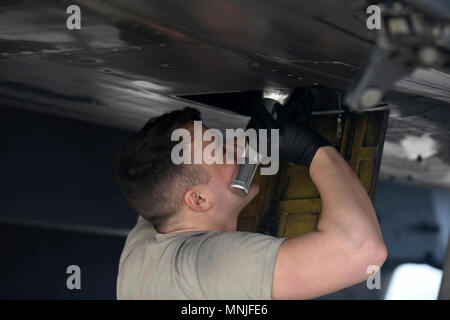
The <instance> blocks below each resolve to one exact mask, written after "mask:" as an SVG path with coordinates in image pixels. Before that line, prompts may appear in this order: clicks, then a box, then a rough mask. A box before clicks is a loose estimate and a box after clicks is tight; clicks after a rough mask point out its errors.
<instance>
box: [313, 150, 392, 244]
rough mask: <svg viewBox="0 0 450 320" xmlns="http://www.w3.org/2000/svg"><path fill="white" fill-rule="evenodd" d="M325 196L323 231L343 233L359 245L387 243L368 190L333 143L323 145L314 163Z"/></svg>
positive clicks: (323, 199) (320, 223)
mask: <svg viewBox="0 0 450 320" xmlns="http://www.w3.org/2000/svg"><path fill="white" fill-rule="evenodd" d="M310 175H311V178H312V180H313V182H314V184H315V185H316V187H317V189H318V190H319V193H320V196H321V199H322V213H321V218H320V221H319V224H318V227H317V230H318V231H319V232H327V233H334V234H335V235H336V234H338V235H342V236H343V238H345V239H348V240H351V241H353V243H355V244H356V245H359V244H362V243H364V242H365V241H366V240H368V239H370V240H371V241H375V242H377V241H379V242H380V243H383V238H382V235H381V230H380V226H379V223H378V219H377V217H376V214H375V210H374V208H373V206H372V202H371V200H370V198H369V196H368V195H367V192H366V190H365V189H364V187H363V186H362V184H361V182H360V181H359V179H358V178H357V176H356V175H355V174H354V172H353V170H352V169H351V168H350V166H349V165H348V164H347V162H346V161H345V160H344V159H343V158H342V157H341V156H340V154H339V153H338V152H337V151H336V150H335V149H334V148H332V147H324V148H320V149H319V150H318V151H317V153H316V155H315V156H314V159H313V161H312V163H311V166H310Z"/></svg>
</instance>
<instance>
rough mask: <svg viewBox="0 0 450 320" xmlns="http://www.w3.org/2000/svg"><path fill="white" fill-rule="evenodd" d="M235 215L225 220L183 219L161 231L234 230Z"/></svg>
mask: <svg viewBox="0 0 450 320" xmlns="http://www.w3.org/2000/svg"><path fill="white" fill-rule="evenodd" d="M237 216H238V215H236V216H232V215H231V216H229V218H228V219H227V220H225V221H208V220H206V219H202V220H193V221H189V220H187V219H186V220H185V221H184V222H182V223H179V224H178V225H171V224H169V225H168V226H167V228H162V230H161V231H160V232H161V233H180V232H196V231H222V232H230V231H236V227H237Z"/></svg>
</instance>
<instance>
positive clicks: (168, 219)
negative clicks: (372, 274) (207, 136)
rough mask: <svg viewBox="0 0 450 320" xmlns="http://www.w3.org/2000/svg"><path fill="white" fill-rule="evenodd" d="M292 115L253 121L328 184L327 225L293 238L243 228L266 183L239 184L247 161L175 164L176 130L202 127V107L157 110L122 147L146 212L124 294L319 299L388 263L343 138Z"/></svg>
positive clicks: (125, 257)
mask: <svg viewBox="0 0 450 320" xmlns="http://www.w3.org/2000/svg"><path fill="white" fill-rule="evenodd" d="M280 119H281V120H280ZM291 119H292V117H289V116H287V117H286V116H285V117H280V118H279V121H275V120H274V119H272V118H270V115H269V114H268V113H267V112H266V111H265V109H264V108H256V112H255V113H254V114H253V116H252V121H251V122H250V123H251V124H252V125H253V127H254V128H271V127H277V128H279V129H280V159H281V160H282V161H286V162H294V163H298V164H303V165H307V166H308V167H309V172H310V175H311V178H312V180H313V182H314V184H315V185H316V187H317V189H318V190H319V193H320V196H321V199H322V204H323V205H322V213H321V218H320V221H319V223H318V227H317V231H314V232H311V233H308V234H306V235H303V236H301V237H296V238H292V239H285V238H281V239H280V238H276V237H272V236H268V235H263V234H259V233H249V232H238V231H236V224H237V219H238V215H239V212H240V211H241V209H243V208H244V207H245V206H246V205H247V204H248V203H249V202H250V201H251V200H252V199H253V198H254V197H255V195H256V194H257V193H258V186H257V185H256V184H254V185H253V186H252V188H251V190H250V193H249V195H248V196H246V197H240V196H238V195H235V194H234V193H233V192H232V191H231V190H230V188H229V184H230V182H231V181H232V180H233V178H234V176H235V174H236V171H237V168H238V165H237V164H205V163H203V164H192V165H189V164H187V165H186V164H182V165H175V164H173V162H172V161H171V150H172V148H173V146H174V144H176V143H177V142H172V141H171V139H170V138H171V133H172V132H173V130H175V129H177V128H186V129H188V130H190V131H192V128H193V121H195V120H200V115H199V113H198V111H196V110H195V109H191V108H185V109H183V110H179V111H174V112H171V113H167V114H164V115H162V116H160V117H158V118H153V119H151V120H150V121H149V122H148V123H147V124H146V125H145V126H144V127H143V128H142V129H141V131H139V132H138V133H137V134H135V135H134V136H132V137H131V138H130V139H129V140H128V141H127V142H126V143H125V144H124V145H123V146H122V148H121V150H120V151H119V154H118V159H117V166H118V182H119V184H120V186H121V188H122V191H123V194H124V195H125V197H126V198H127V199H128V201H129V202H130V204H131V206H132V207H133V208H134V209H135V210H136V211H137V212H138V213H139V215H140V216H139V219H138V223H137V225H136V226H135V227H134V229H133V230H132V231H131V232H130V234H129V235H128V238H127V241H126V244H125V247H124V250H123V252H122V256H121V259H120V266H119V274H118V279H117V297H118V299H310V298H315V297H319V296H322V295H325V294H328V293H331V292H334V291H337V290H340V289H343V288H345V287H348V286H351V285H354V284H356V283H358V282H361V281H364V280H366V279H367V278H368V276H369V274H368V273H367V267H368V266H369V265H377V266H379V267H381V265H382V264H383V263H384V261H385V259H386V256H387V251H386V247H385V245H384V242H383V238H382V235H381V231H380V227H379V224H378V221H377V218H376V214H375V212H374V209H373V206H372V204H371V201H370V199H369V197H368V195H367V193H366V191H365V190H364V188H363V187H362V185H361V183H360V182H359V180H358V178H357V177H356V176H355V174H354V173H353V171H352V170H351V168H350V167H349V166H348V165H347V163H346V162H345V160H344V159H343V158H342V157H341V156H340V155H339V153H338V152H337V151H336V150H335V149H334V148H333V147H331V146H329V145H328V143H327V142H326V141H325V140H324V139H323V138H322V137H320V136H319V135H318V134H317V133H315V132H314V131H312V130H310V129H308V128H306V127H304V126H301V125H298V124H297V123H294V122H293V121H292V120H291ZM204 129H206V128H204ZM208 143H209V142H204V144H205V145H204V147H205V146H206V145H207V144H208Z"/></svg>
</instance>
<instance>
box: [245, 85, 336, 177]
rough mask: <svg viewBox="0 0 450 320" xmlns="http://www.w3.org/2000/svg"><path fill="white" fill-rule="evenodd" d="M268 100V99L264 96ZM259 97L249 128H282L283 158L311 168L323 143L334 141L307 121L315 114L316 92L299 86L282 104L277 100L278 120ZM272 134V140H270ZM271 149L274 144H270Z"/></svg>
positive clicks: (281, 154) (281, 156) (281, 157)
mask: <svg viewBox="0 0 450 320" xmlns="http://www.w3.org/2000/svg"><path fill="white" fill-rule="evenodd" d="M263 102H264V99H263ZM263 102H261V101H259V102H257V103H254V104H253V105H252V116H251V119H250V122H249V124H248V126H247V128H253V129H256V130H258V129H268V133H270V129H279V130H280V161H282V162H292V163H295V164H301V165H305V166H307V167H308V168H309V166H310V165H311V162H312V160H313V158H314V156H315V154H316V152H317V150H318V149H319V148H320V147H324V146H330V143H329V142H328V141H327V140H326V139H325V138H323V137H322V136H321V135H320V134H318V133H317V132H315V131H314V130H312V129H310V128H309V127H308V125H307V123H306V121H307V119H308V118H309V116H310V115H311V109H312V106H313V103H314V96H313V95H312V93H311V92H310V91H309V90H308V89H296V90H294V92H293V93H292V94H291V96H290V97H289V100H288V102H287V103H286V104H285V105H284V106H282V105H281V104H279V103H276V104H275V110H276V114H277V116H278V117H277V120H275V119H274V118H273V117H272V116H271V115H270V114H269V112H268V111H267V109H266V108H265V107H264V103H263ZM270 140H271V139H270V136H269V137H268V143H269V144H270ZM268 150H270V145H269V146H268Z"/></svg>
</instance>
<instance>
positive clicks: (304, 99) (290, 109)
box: [282, 88, 314, 122]
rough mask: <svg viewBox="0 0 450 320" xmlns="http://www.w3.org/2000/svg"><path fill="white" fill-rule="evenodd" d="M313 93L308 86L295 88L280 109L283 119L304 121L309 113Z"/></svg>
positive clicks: (312, 101)
mask: <svg viewBox="0 0 450 320" xmlns="http://www.w3.org/2000/svg"><path fill="white" fill-rule="evenodd" d="M313 105H314V95H313V94H312V93H311V91H310V90H309V88H297V89H295V90H294V91H293V92H292V93H291V95H290V96H289V100H288V101H287V103H286V105H285V106H284V108H283V111H282V118H283V120H291V121H292V120H295V121H297V122H304V121H305V120H307V119H308V118H309V116H310V115H311V111H312V107H313Z"/></svg>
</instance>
